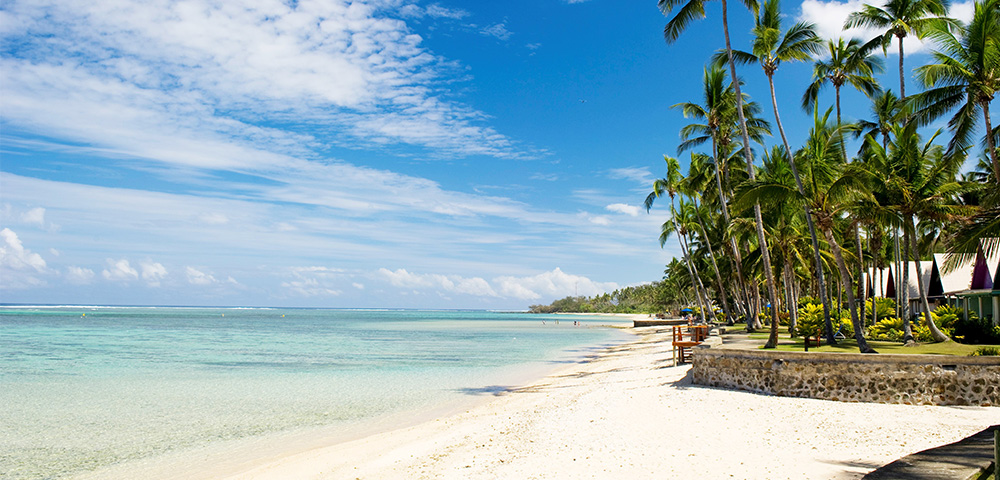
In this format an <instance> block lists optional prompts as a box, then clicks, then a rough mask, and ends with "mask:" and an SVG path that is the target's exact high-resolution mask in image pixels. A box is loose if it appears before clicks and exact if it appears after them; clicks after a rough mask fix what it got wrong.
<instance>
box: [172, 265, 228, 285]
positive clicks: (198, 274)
mask: <svg viewBox="0 0 1000 480" xmlns="http://www.w3.org/2000/svg"><path fill="white" fill-rule="evenodd" d="M184 273H185V274H186V275H187V281H188V283H190V284H192V285H212V284H214V283H218V281H217V280H216V279H215V277H214V276H212V275H210V274H207V273H205V272H202V271H201V270H198V269H196V268H194V267H185V268H184ZM230 279H232V277H230Z"/></svg>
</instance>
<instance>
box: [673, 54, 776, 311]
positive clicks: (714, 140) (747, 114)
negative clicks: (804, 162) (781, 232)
mask: <svg viewBox="0 0 1000 480" xmlns="http://www.w3.org/2000/svg"><path fill="white" fill-rule="evenodd" d="M703 85H704V87H703V100H702V102H703V103H701V104H699V103H695V102H682V103H678V104H675V105H673V106H671V108H679V109H681V111H682V112H683V114H684V118H691V119H694V120H695V122H694V123H690V124H688V125H685V126H684V127H683V128H681V144H680V145H679V146H678V147H677V153H683V152H684V151H686V150H689V149H692V148H694V147H697V146H699V145H702V144H705V143H708V142H711V147H712V159H711V163H712V166H713V167H714V168H713V173H714V176H715V186H716V190H717V192H716V193H717V195H718V200H719V205H720V209H721V211H722V216H723V218H724V219H725V221H726V223H727V224H728V223H729V222H730V217H729V205H728V203H729V199H728V197H729V196H728V195H727V194H726V192H727V191H728V189H727V188H724V187H723V177H726V178H727V179H728V178H729V163H730V162H729V160H730V159H731V155H732V153H733V151H734V149H735V148H736V146H737V145H739V144H738V143H737V141H736V139H735V138H734V137H735V132H736V130H737V129H738V125H737V115H736V107H735V105H736V102H735V95H736V91H735V89H734V87H733V84H732V83H731V82H727V78H726V71H725V70H724V69H722V68H720V67H718V66H711V67H707V68H705V73H704V80H703ZM743 100H744V101H743V103H742V105H743V115H744V118H745V119H746V124H747V130H748V132H749V134H750V138H751V140H753V141H754V142H756V143H759V144H763V142H764V136H765V135H769V134H770V133H771V126H770V124H768V122H767V121H766V120H764V119H761V118H758V115H759V113H760V106H759V105H757V103H756V102H753V101H751V100H750V99H749V98H744V99H743ZM706 166H707V165H706ZM727 183H728V182H727ZM729 247H730V249H731V250H732V252H733V256H732V257H730V260H731V261H732V265H733V266H734V268H735V269H736V275H737V285H736V287H737V288H736V290H737V291H738V292H744V291H746V287H745V286H746V282H745V281H744V279H743V272H742V269H741V264H742V262H743V256H742V253H741V251H740V248H739V245H738V244H737V242H736V239H735V238H732V237H730V241H729Z"/></svg>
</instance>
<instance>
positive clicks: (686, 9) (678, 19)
mask: <svg viewBox="0 0 1000 480" xmlns="http://www.w3.org/2000/svg"><path fill="white" fill-rule="evenodd" d="M706 1H707V0H687V1H686V2H685V1H684V0H658V1H657V5H658V6H659V7H660V11H661V12H663V14H664V15H669V14H670V13H671V12H673V10H674V9H675V8H677V7H680V8H679V9H678V10H677V13H676V15H674V17H673V18H671V19H670V20H669V21H668V22H667V25H666V26H665V27H664V28H663V37H664V39H666V41H667V42H668V43H672V42H674V41H676V40H677V38H679V37H680V35H681V33H682V32H684V30H685V29H686V28H687V26H688V25H689V24H690V23H691V21H693V20H695V19H697V18H704V17H705V3H706ZM719 1H720V3H721V5H722V33H723V36H724V37H725V40H726V53H727V56H728V57H729V76H730V78H733V79H737V78H739V77H738V76H737V75H736V63H734V62H733V49H732V44H731V43H730V41H729V7H728V2H727V0H719ZM743 3H744V4H745V5H746V6H747V7H748V8H749V9H750V10H752V11H753V12H754V16H756V15H757V10H758V4H757V0H743ZM682 4H683V5H682ZM733 90H734V91H735V93H736V95H735V96H736V115H737V117H738V118H739V125H740V134H741V136H742V138H743V155H744V157H745V158H746V165H747V173H748V174H749V175H750V178H751V180H752V179H753V178H754V177H755V176H756V172H754V167H753V153H752V150H751V148H750V134H749V132H748V131H747V122H746V117H745V116H744V115H743V93H742V92H741V91H740V82H738V81H734V82H733ZM754 221H755V222H756V225H755V227H756V230H757V240H758V241H759V242H760V244H761V248H760V250H761V253H762V259H763V262H764V264H765V266H766V269H765V272H764V274H765V279H766V281H767V288H768V292H769V293H770V295H771V298H776V297H777V290H776V288H775V285H774V275H773V274H772V273H771V254H770V252H768V250H767V239H766V238H765V237H764V221H763V220H762V219H761V215H760V205H757V206H755V207H754ZM756 323H757V311H756V310H754V311H752V312H751V318H750V319H749V321H748V322H747V325H752V324H756Z"/></svg>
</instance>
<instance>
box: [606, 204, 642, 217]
mask: <svg viewBox="0 0 1000 480" xmlns="http://www.w3.org/2000/svg"><path fill="white" fill-rule="evenodd" d="M604 208H605V209H606V210H608V211H610V212H616V213H624V214H625V215H628V216H630V217H638V216H639V213H640V209H639V207H637V206H635V205H629V204H627V203H612V204H611V205H608V206H606V207H604Z"/></svg>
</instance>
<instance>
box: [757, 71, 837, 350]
mask: <svg viewBox="0 0 1000 480" xmlns="http://www.w3.org/2000/svg"><path fill="white" fill-rule="evenodd" d="M767 83H768V85H769V86H770V87H771V105H772V106H773V107H774V121H775V123H776V124H777V125H778V132H779V133H780V134H781V142H782V143H783V144H784V145H785V154H786V155H788V165H789V166H790V167H792V175H793V176H794V177H795V186H796V187H797V188H798V189H799V195H800V196H801V197H802V198H803V199H804V198H805V196H806V194H805V188H803V187H802V179H801V178H800V177H799V169H798V168H797V167H796V166H795V158H794V155H792V149H791V147H789V146H788V138H787V137H785V128H784V127H783V126H782V125H781V116H780V115H778V97H777V96H776V95H775V93H774V78H772V76H771V75H768V76H767ZM802 208H803V209H804V210H805V213H806V224H807V225H808V226H809V238H810V239H811V240H812V247H813V261H814V262H815V263H816V272H817V279H816V280H817V281H818V282H819V291H820V292H825V291H826V279H825V278H824V277H823V266H822V260H821V259H820V254H819V241H818V240H817V239H816V227H815V226H814V225H813V218H812V212H811V209H810V208H809V204H808V203H806V202H803V203H802ZM820 303H822V304H823V330H824V332H823V333H824V334H825V336H826V343H827V344H829V345H836V344H837V339H835V338H833V335H834V333H833V324H832V323H831V322H830V300H829V299H827V297H826V294H825V293H820ZM775 342H777V338H775ZM768 343H770V339H769V340H768Z"/></svg>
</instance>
